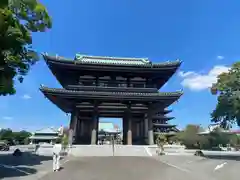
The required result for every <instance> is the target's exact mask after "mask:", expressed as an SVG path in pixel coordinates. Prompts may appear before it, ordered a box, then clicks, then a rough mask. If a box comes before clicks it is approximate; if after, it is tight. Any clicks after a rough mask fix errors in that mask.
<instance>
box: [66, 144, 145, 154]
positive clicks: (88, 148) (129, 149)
mask: <svg viewBox="0 0 240 180" xmlns="http://www.w3.org/2000/svg"><path fill="white" fill-rule="evenodd" d="M69 154H71V155H73V156H113V155H114V156H149V154H148V152H147V151H146V148H145V147H144V146H128V145H115V146H114V153H113V146H112V145H74V146H73V147H72V148H71V149H70V151H69Z"/></svg>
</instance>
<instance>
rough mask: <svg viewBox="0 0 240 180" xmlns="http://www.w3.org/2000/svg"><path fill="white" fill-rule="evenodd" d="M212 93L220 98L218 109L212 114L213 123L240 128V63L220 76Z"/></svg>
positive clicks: (213, 86)
mask: <svg viewBox="0 0 240 180" xmlns="http://www.w3.org/2000/svg"><path fill="white" fill-rule="evenodd" d="M211 93H212V94H213V95H217V96H218V99H217V105H216V108H215V109H214V110H213V112H212V113H211V118H212V122H216V123H220V124H221V126H222V127H224V128H229V126H230V125H231V124H233V123H237V124H238V126H240V62H237V63H235V64H233V66H232V67H231V68H230V70H229V71H228V72H226V73H222V74H220V75H219V76H218V79H217V83H214V84H213V85H212V88H211Z"/></svg>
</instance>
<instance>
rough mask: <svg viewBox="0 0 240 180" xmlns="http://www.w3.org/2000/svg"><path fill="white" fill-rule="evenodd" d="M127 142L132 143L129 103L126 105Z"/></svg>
mask: <svg viewBox="0 0 240 180" xmlns="http://www.w3.org/2000/svg"><path fill="white" fill-rule="evenodd" d="M127 125H128V131H127V144H128V145H132V117H131V105H128V109H127Z"/></svg>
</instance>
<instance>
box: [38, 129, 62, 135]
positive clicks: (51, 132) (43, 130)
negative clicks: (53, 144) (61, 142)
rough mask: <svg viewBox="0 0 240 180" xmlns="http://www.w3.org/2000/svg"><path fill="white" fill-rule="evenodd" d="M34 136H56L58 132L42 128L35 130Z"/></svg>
mask: <svg viewBox="0 0 240 180" xmlns="http://www.w3.org/2000/svg"><path fill="white" fill-rule="evenodd" d="M34 134H58V131H57V130H55V129H53V128H44V129H40V130H37V131H36V132H35V133H34Z"/></svg>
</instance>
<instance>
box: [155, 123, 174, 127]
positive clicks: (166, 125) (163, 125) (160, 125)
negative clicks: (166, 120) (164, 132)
mask: <svg viewBox="0 0 240 180" xmlns="http://www.w3.org/2000/svg"><path fill="white" fill-rule="evenodd" d="M153 125H154V126H157V127H175V126H176V125H172V124H159V123H153Z"/></svg>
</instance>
